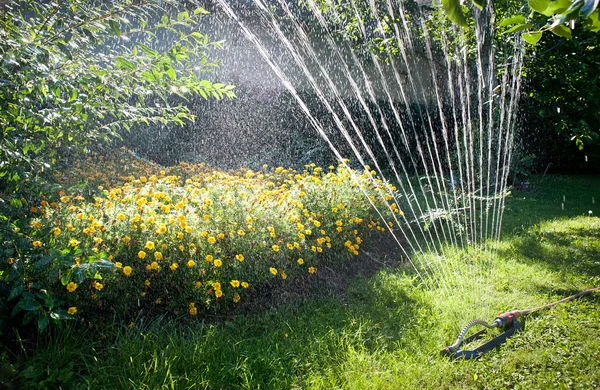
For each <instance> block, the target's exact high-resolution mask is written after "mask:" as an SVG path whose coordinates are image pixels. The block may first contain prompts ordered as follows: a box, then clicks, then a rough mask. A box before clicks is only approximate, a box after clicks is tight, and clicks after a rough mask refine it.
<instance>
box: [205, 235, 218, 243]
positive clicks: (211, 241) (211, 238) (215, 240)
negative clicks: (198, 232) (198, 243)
mask: <svg viewBox="0 0 600 390" xmlns="http://www.w3.org/2000/svg"><path fill="white" fill-rule="evenodd" d="M207 241H208V242H209V243H210V244H214V243H215V242H217V239H216V238H214V237H213V236H210V237H208V238H207Z"/></svg>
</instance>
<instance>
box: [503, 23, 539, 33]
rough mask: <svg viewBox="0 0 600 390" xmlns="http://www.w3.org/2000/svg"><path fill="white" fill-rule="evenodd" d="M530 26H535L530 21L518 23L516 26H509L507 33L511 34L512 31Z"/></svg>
mask: <svg viewBox="0 0 600 390" xmlns="http://www.w3.org/2000/svg"><path fill="white" fill-rule="evenodd" d="M529 28H533V26H532V25H531V24H529V23H526V24H517V25H516V26H513V27H511V28H509V29H508V30H507V31H506V34H511V33H514V32H519V31H523V30H527V29H529Z"/></svg>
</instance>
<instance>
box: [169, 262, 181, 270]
mask: <svg viewBox="0 0 600 390" xmlns="http://www.w3.org/2000/svg"><path fill="white" fill-rule="evenodd" d="M177 268H179V265H177V263H173V264H171V265H170V266H169V269H170V270H171V271H175V270H176V269H177Z"/></svg>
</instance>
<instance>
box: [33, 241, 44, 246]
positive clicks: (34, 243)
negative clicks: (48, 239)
mask: <svg viewBox="0 0 600 390" xmlns="http://www.w3.org/2000/svg"><path fill="white" fill-rule="evenodd" d="M32 245H33V246H34V247H36V248H39V247H41V246H42V242H41V241H34V242H33V243H32Z"/></svg>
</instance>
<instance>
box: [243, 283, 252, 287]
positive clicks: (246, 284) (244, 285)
mask: <svg viewBox="0 0 600 390" xmlns="http://www.w3.org/2000/svg"><path fill="white" fill-rule="evenodd" d="M249 286H250V285H249V284H248V282H242V287H243V288H248V287H249Z"/></svg>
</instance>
